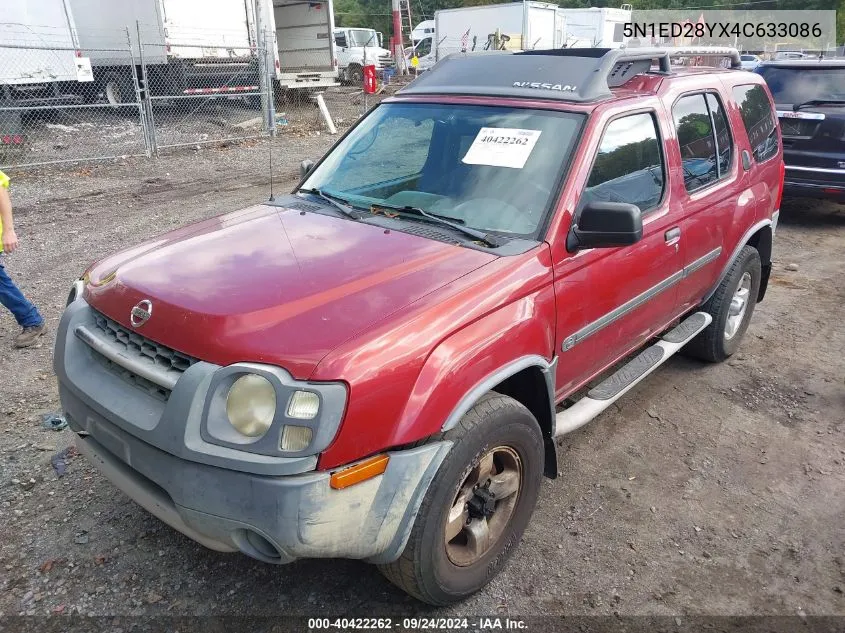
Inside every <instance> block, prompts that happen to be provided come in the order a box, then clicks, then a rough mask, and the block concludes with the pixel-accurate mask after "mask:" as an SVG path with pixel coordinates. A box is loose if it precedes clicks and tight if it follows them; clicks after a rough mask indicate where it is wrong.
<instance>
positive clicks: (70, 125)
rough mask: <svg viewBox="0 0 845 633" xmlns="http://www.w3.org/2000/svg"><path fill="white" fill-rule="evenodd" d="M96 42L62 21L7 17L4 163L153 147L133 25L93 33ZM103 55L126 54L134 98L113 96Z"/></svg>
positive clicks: (0, 71)
mask: <svg viewBox="0 0 845 633" xmlns="http://www.w3.org/2000/svg"><path fill="white" fill-rule="evenodd" d="M88 40H89V41H90V42H91V47H90V48H85V49H83V48H81V47H79V45H78V44H77V42H75V41H73V40H72V39H69V38H68V37H66V36H64V34H63V33H61V32H59V31H57V30H56V29H49V28H47V27H42V28H38V27H27V26H22V25H0V165H3V166H18V167H23V166H30V165H42V164H48V163H64V162H76V161H87V160H99V159H104V158H113V157H118V156H139V155H146V154H148V148H147V144H146V141H145V129H146V123H145V120H144V113H143V110H142V107H141V102H140V99H139V98H138V93H137V78H136V77H135V76H134V69H135V64H134V63H133V62H132V60H133V57H134V54H133V51H132V47H131V45H130V42H129V39H128V35H127V32H126V31H122V32H118V33H114V34H105V33H102V32H94V33H91V34H89V36H88ZM97 56H122V57H126V58H127V59H128V60H130V62H129V64H128V65H127V69H131V70H129V71H128V78H129V79H128V87H127V89H126V98H125V100H124V101H122V102H121V103H119V104H116V103H111V102H109V99H108V96H107V84H105V83H104V82H103V78H102V77H101V76H98V75H97V74H95V73H94V72H93V69H92V68H91V65H90V60H91V59H92V58H94V57H97Z"/></svg>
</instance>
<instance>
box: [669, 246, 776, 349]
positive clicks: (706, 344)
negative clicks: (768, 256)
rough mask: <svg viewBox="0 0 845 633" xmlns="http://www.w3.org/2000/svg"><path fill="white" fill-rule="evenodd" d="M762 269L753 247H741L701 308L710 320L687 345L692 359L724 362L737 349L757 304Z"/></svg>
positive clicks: (758, 255) (757, 254) (758, 256)
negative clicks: (723, 276)
mask: <svg viewBox="0 0 845 633" xmlns="http://www.w3.org/2000/svg"><path fill="white" fill-rule="evenodd" d="M761 271H762V266H761V263H760V254H759V253H758V252H757V249H755V248H754V247H753V246H743V247H742V250H741V251H740V252H739V256H738V257H737V258H736V260H735V261H734V263H733V264H731V267H730V269H729V270H728V274H727V275H725V278H724V279H723V280H722V282H721V283H720V284H719V287H718V288H717V289H716V292H715V293H713V296H712V297H711V298H710V299H708V300H707V302H706V303H705V304H704V306H702V308H701V309H702V310H703V311H704V312H707V313H709V314H710V315H711V316H712V317H713V321H712V323H710V325H708V326H707V327H706V328H705V329H704V330H703V331H702V332H701V334H699V335H698V336H697V337H696V338H694V339H693V340H692V341H690V343H689V344H688V345H687V346H686V348H685V351H686V352H688V353H689V354H690V355H692V356H696V357H698V358H701V359H702V360H707V361H710V362H719V361H723V360H725V359H726V358H728V357H729V356H731V355H732V354H733V353H734V352H736V350H737V349H738V348H739V344H740V342H741V341H742V337H743V335H744V334H745V330H747V329H748V324H749V323H750V321H751V315H752V314H753V313H754V306H755V305H757V296H758V293H759V292H760V277H761Z"/></svg>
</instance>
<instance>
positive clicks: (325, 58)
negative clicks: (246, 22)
mask: <svg viewBox="0 0 845 633" xmlns="http://www.w3.org/2000/svg"><path fill="white" fill-rule="evenodd" d="M246 1H247V8H248V13H249V15H250V17H251V19H254V18H253V16H255V15H256V11H257V19H255V32H256V33H257V41H258V42H263V41H264V39H265V37H266V39H268V40H269V41H268V45H269V47H270V49H271V51H270V53H271V55H272V57H273V67H274V72H275V81H276V83H277V85H278V87H279V88H281V89H283V90H295V89H301V88H309V89H315V88H326V87H329V86H336V85H338V55H337V51H336V48H335V45H334V37H333V33H334V4H333V2H332V0H323V1H316V2H301V1H296V0H256V2H255V4H254V5H253V4H251V0H246Z"/></svg>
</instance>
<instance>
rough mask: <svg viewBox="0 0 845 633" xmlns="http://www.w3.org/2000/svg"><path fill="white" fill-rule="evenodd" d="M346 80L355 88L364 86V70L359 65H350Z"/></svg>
mask: <svg viewBox="0 0 845 633" xmlns="http://www.w3.org/2000/svg"><path fill="white" fill-rule="evenodd" d="M346 80H347V81H348V82H349V83H350V85H353V86H363V85H364V69H363V68H362V67H361V66H359V65H358V64H350V65H349V68H347V69H346Z"/></svg>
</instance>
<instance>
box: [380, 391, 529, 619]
mask: <svg viewBox="0 0 845 633" xmlns="http://www.w3.org/2000/svg"><path fill="white" fill-rule="evenodd" d="M442 439H448V440H451V441H452V442H454V445H453V447H452V450H450V451H449V453H448V455H447V456H446V458H445V459H444V461H443V463H442V464H441V465H440V469H439V470H438V472H437V475H435V477H434V480H433V481H432V483H431V485H430V486H429V489H428V491H427V493H426V496H425V498H424V499H423V502H422V505H421V506H420V510H419V512H418V514H417V518H416V521H415V523H414V526H413V528H412V530H411V535H410V538H409V540H408V544H407V546H406V547H405V551H404V552H403V553H402V555H401V556H400V557H399V559H398V560H396V561H394V562H393V563H389V564H387V565H381V566H379V569H380V570H381V572H382V573H383V574H384V575H385V576H386V577H387V579H388V580H390V582H392V583H393V584H394V585H396V586H397V587H399V588H400V589H402V590H404V591H405V592H407V593H408V594H410V595H411V596H413V597H415V598H417V599H418V600H421V601H423V602H426V603H428V604H432V605H438V606H443V605H447V604H451V603H454V602H458V601H460V600H463V599H464V598H466V597H467V596H470V595H472V594H473V593H475V592H476V591H478V590H479V589H481V588H482V587H484V586H485V585H486V584H487V583H488V582H490V580H491V579H492V578H493V577H494V576H495V575H496V574H497V573H498V572H499V571H500V570H501V569H502V567H503V566H504V565H505V563H506V562H507V560H508V559H509V558H510V555H511V554H512V553H513V550H514V549H515V548H516V546H517V545H518V543H519V541H520V539H521V538H522V534H523V532H524V531H525V528H526V526H527V525H528V521H529V520H530V519H531V514H532V513H533V512H534V506H535V505H536V504H537V496H538V494H539V491H540V482H541V479H542V475H543V458H544V449H543V436H542V433H541V431H540V425H539V424H538V423H537V420H536V419H535V418H534V416H533V415H531V412H530V411H528V409H526V408H525V407H524V406H523V405H521V404H520V403H519V402H517V401H516V400H514V399H513V398H510V397H508V396H504V395H501V394H498V393H495V392H490V393H488V394H487V395H485V396H484V397H483V398H481V400H479V401H478V403H476V405H475V406H474V407H473V408H472V409H470V410H469V411H468V412H467V413H466V415H464V417H463V418H462V419H461V421H460V422H459V423H458V424H457V425H456V426H455V427H454V428H453V429H450V430H449V431H447V432H446V433H444V434H443V436H442ZM482 458H485V459H484V460H483V462H482ZM485 464H487V465H492V468H493V469H492V471H491V472H492V478H493V480H492V482H491V480H490V479H488V478H486V477H482V480H481V481H482V482H484V483H483V484H482V486H481V487H480V488H479V487H478V486H476V487H475V488H473V487H472V482H473V481H474V480H477V479H478V474H479V473H481V472H483V469H484V467H485ZM515 472H518V473H519V477H518V479H516V482H517V484H516V492H512V493H510V494H508V490H511V489H513V488H514V484H513V481H514V478H513V474H514V473H515ZM496 480H498V482H497V481H496ZM496 491H499V497H500V498H499V499H498V500H497V499H495V498H494V497H492V495H495V494H496ZM482 493H483V496H482ZM491 493H492V495H491ZM465 501H466V504H465V505H464V502H465ZM493 506H495V507H493ZM453 508H455V509H459V512H458V514H453V516H454V517H455V520H454V521H452V523H451V524H448V525H449V526H451V527H453V528H454V527H455V526H462V527H460V532H457V533H456V534H457V535H456V536H453V537H452V538H451V539H450V541H449V542H447V538H448V536H447V532H446V529H447V522H448V518H449V513H450V510H453ZM461 509H462V512H461ZM487 512H492V516H490V517H489V520H488V518H487V515H486V513H487ZM482 523H483V524H484V525H486V526H487V529H486V531H487V534H488V535H489V539H488V540H487V541H485V540H484V539H483V538H479V539H478V540H472V542H474V543H484V542H487V543H488V545H487V546H486V547H485V546H483V545H481V546H478V548H477V549H474V548H473V547H472V542H471V539H470V535H471V534H473V535H474V534H476V533H477V534H483V533H484V530H479V526H481V524H482ZM470 526H474V527H472V528H470Z"/></svg>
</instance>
